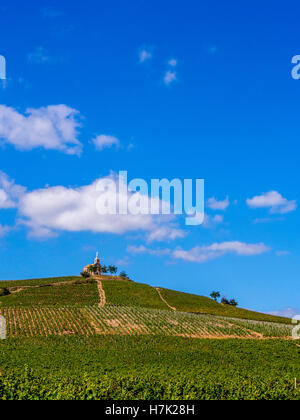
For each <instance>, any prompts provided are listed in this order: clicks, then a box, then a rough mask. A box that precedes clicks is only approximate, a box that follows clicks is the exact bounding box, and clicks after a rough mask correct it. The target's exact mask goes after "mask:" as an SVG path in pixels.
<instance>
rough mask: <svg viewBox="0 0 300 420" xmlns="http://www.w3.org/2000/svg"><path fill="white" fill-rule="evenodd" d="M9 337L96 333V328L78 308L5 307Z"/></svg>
mask: <svg viewBox="0 0 300 420" xmlns="http://www.w3.org/2000/svg"><path fill="white" fill-rule="evenodd" d="M1 315H2V316H4V317H5V319H6V328H7V336H8V337H17V336H23V337H24V336H25V337H34V336H43V337H49V336H52V335H71V334H78V335H94V334H95V329H94V328H93V327H92V325H91V324H90V322H89V321H88V319H87V317H86V316H85V314H84V313H83V312H82V311H81V310H80V309H78V308H72V307H70V308H5V309H2V310H1Z"/></svg>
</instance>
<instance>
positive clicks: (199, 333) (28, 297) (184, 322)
mask: <svg viewBox="0 0 300 420" xmlns="http://www.w3.org/2000/svg"><path fill="white" fill-rule="evenodd" d="M1 286H2V289H1V290H2V291H3V293H1V295H2V296H1V297H0V314H1V315H3V316H5V318H6V320H7V334H8V335H9V336H11V337H16V336H30V337H33V336H36V335H41V336H51V335H61V334H75V335H78V334H79V335H99V334H100V335H101V334H102V335H106V334H112V335H118V334H121V335H122V334H123V335H124V334H128V335H149V334H150V335H153V334H154V335H167V336H170V335H174V336H184V337H192V338H200V337H203V338H204V337H205V338H229V337H245V338H246V337H247V338H262V337H270V336H272V337H290V336H291V328H292V326H291V324H289V320H288V319H286V318H281V317H274V316H271V315H266V314H261V313H259V312H252V311H248V310H245V309H241V308H235V307H232V306H229V305H223V304H220V303H217V302H215V301H214V300H212V299H209V298H207V297H203V296H197V295H192V294H188V293H182V292H176V291H174V290H168V289H164V288H154V287H151V286H149V285H147V284H141V283H135V282H133V281H126V280H124V279H121V278H119V277H112V276H100V277H93V278H88V279H83V278H81V277H59V278H47V279H32V280H23V281H11V282H10V281H5V282H2V284H1V285H0V288H1ZM288 324H289V325H288Z"/></svg>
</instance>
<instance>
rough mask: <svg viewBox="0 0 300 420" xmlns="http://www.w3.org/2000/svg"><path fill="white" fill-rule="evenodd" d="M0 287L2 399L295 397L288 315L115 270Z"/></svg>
mask: <svg viewBox="0 0 300 420" xmlns="http://www.w3.org/2000/svg"><path fill="white" fill-rule="evenodd" d="M1 290H2V293H0V296H1V297H0V315H2V316H3V317H4V318H5V320H6V340H4V341H0V350H1V351H0V399H158V400H159V399H232V398H235V399H241V398H249V399H253V398H254V399H275V398H280V399H285V398H289V399H291V398H295V399H299V398H300V393H299V392H300V390H294V388H293V384H294V378H295V376H297V375H299V374H300V370H299V367H298V366H299V360H300V359H299V358H300V353H299V351H298V350H297V347H296V344H295V343H294V342H293V341H292V340H291V335H292V334H291V330H292V328H293V325H292V324H291V323H290V320H288V319H285V318H279V317H273V316H270V315H265V314H261V313H258V312H252V311H247V310H245V309H240V308H234V307H230V306H227V305H221V304H219V303H216V302H215V301H213V300H211V299H209V298H207V297H203V296H197V295H192V294H188V293H182V292H176V291H173V290H168V289H164V288H154V287H151V286H149V285H146V284H140V283H135V282H132V281H126V280H124V279H121V278H118V277H112V276H101V277H94V278H89V279H83V278H81V277H60V278H47V279H31V280H22V281H5V282H2V283H1V284H0V291H1ZM269 338H271V340H270V339H269ZM275 338H276V340H275Z"/></svg>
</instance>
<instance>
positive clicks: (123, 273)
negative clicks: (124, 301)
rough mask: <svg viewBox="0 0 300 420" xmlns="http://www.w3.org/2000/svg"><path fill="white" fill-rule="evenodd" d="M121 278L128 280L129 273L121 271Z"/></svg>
mask: <svg viewBox="0 0 300 420" xmlns="http://www.w3.org/2000/svg"><path fill="white" fill-rule="evenodd" d="M120 277H122V278H124V279H128V276H127V273H125V271H121V273H120Z"/></svg>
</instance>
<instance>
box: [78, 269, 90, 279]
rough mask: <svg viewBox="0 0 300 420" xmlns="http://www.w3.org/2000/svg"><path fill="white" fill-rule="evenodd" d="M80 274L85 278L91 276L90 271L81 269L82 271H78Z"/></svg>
mask: <svg viewBox="0 0 300 420" xmlns="http://www.w3.org/2000/svg"><path fill="white" fill-rule="evenodd" d="M80 275H81V277H83V278H84V279H87V278H88V277H91V275H90V273H88V272H87V271H83V272H82V273H80Z"/></svg>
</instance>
